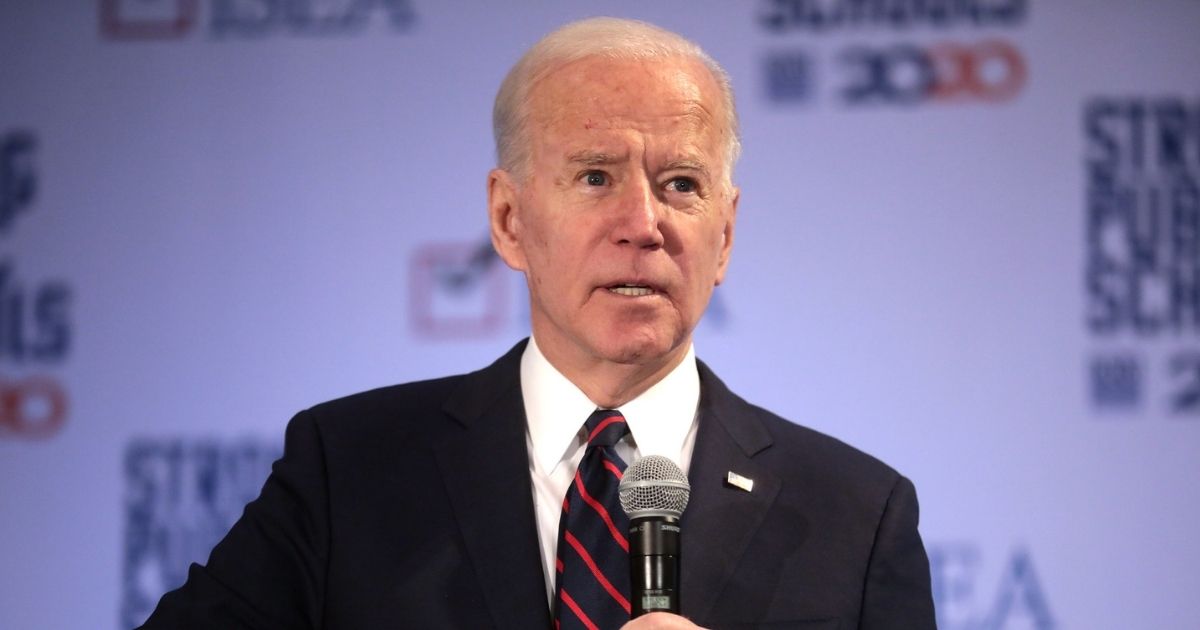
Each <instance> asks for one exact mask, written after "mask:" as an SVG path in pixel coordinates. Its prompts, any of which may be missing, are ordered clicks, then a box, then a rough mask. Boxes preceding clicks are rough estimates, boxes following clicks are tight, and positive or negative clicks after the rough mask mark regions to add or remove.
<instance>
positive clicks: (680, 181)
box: [667, 177, 697, 194]
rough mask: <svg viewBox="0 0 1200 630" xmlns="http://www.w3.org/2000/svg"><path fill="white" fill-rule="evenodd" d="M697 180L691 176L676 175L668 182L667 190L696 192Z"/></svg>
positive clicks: (685, 192)
mask: <svg viewBox="0 0 1200 630" xmlns="http://www.w3.org/2000/svg"><path fill="white" fill-rule="evenodd" d="M696 188H697V186H696V180H694V179H691V178H690V177H676V178H675V179H672V180H671V181H669V182H667V190H670V191H671V192H677V193H684V194H688V193H694V192H696Z"/></svg>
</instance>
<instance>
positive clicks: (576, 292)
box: [488, 57, 738, 407]
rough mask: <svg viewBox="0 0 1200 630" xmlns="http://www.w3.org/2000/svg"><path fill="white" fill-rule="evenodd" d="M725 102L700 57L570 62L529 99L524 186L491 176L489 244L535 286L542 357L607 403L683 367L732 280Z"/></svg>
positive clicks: (504, 174)
mask: <svg viewBox="0 0 1200 630" xmlns="http://www.w3.org/2000/svg"><path fill="white" fill-rule="evenodd" d="M719 94H720V92H719V89H718V86H717V84H716V82H715V80H714V79H713V77H712V75H711V74H710V73H709V72H708V70H707V69H706V68H704V66H703V65H701V64H699V63H698V62H696V61H693V60H690V59H685V58H665V59H663V58H660V59H651V60H640V61H631V60H612V59H604V58H598V57H591V58H585V59H583V60H580V61H576V62H573V63H570V64H568V65H565V66H562V67H560V68H557V69H556V70H554V71H552V72H551V73H550V74H548V75H547V76H545V77H544V78H542V79H541V80H540V81H539V82H538V83H537V84H535V85H534V86H533V88H532V90H531V92H530V100H529V110H528V112H529V122H528V127H527V134H526V136H525V137H526V139H527V140H528V141H529V143H530V145H529V149H530V150H529V155H530V158H529V163H528V164H527V165H525V166H526V168H524V169H522V171H523V176H522V177H518V175H517V174H514V173H511V172H508V171H505V170H502V169H496V170H493V171H492V172H491V173H490V174H489V177H488V209H489V218H490V224H491V231H492V241H493V244H494V245H495V247H496V250H497V252H499V254H500V256H501V258H503V260H504V261H505V262H506V263H507V264H508V265H509V266H510V267H512V268H513V269H516V270H519V271H521V272H523V273H524V274H525V277H526V280H527V282H528V285H529V295H530V315H531V320H532V325H533V332H534V335H535V337H536V338H537V340H538V345H539V347H540V348H541V349H542V352H543V353H544V354H545V356H546V358H547V359H548V360H549V361H550V362H551V364H553V365H554V366H555V367H556V368H557V369H558V370H559V371H560V372H562V373H563V374H564V375H565V376H566V377H567V378H568V379H570V380H571V381H572V382H574V383H575V384H576V385H577V386H579V387H580V388H581V389H582V390H583V391H584V393H585V394H587V395H588V396H589V398H591V399H592V401H593V402H595V403H596V404H598V405H601V406H606V407H616V406H619V405H621V404H623V403H625V402H627V401H629V400H631V399H632V398H634V397H635V396H637V395H638V394H640V393H641V392H643V391H645V389H647V388H648V387H649V386H650V385H652V384H653V383H655V382H657V381H658V380H659V379H660V378H662V376H664V375H665V374H666V373H668V372H669V371H670V370H671V369H672V368H674V367H675V366H676V365H678V364H679V362H680V361H682V359H683V357H684V355H685V354H686V352H687V349H688V346H689V344H690V342H691V335H692V331H693V330H694V329H695V327H696V325H697V323H698V322H699V320H700V316H701V315H702V314H703V312H704V309H705V308H706V307H707V305H708V301H709V298H710V297H711V296H712V291H713V288H714V287H715V286H716V285H717V284H719V283H720V282H721V281H722V279H723V278H724V275H725V271H726V268H727V267H728V264H729V255H730V250H731V248H732V246H733V226H734V218H735V215H736V209H737V201H738V191H737V189H736V188H734V187H733V186H732V184H731V183H730V168H731V165H730V164H727V163H726V155H727V153H726V148H727V146H728V145H727V142H728V137H727V136H726V135H725V134H726V133H728V130H726V129H724V128H723V127H722V126H721V124H720V121H722V120H724V118H723V116H724V113H723V111H721V108H722V107H723V105H722V104H721V100H720V97H719ZM619 287H623V288H621V289H620V290H621V292H622V293H623V294H622V293H618V292H617V291H614V290H613V289H614V288H619Z"/></svg>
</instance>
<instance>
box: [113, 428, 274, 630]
mask: <svg viewBox="0 0 1200 630" xmlns="http://www.w3.org/2000/svg"><path fill="white" fill-rule="evenodd" d="M281 454H282V449H280V448H279V447H278V446H275V445H267V444H264V443H260V442H256V441H253V440H244V441H239V442H222V441H218V440H194V439H182V438H174V439H159V440H154V439H135V440H133V441H132V442H130V443H129V445H128V446H127V447H126V449H125V458H124V481H125V505H124V515H125V532H124V545H123V549H124V553H123V557H124V562H123V565H122V569H121V612H120V616H121V619H120V625H121V627H123V628H133V627H136V626H139V625H141V624H142V623H143V622H144V621H145V620H146V617H148V616H150V613H151V612H152V611H153V610H154V607H155V606H156V605H157V604H158V600H159V598H160V597H162V595H163V593H165V592H167V591H169V590H171V589H174V588H177V587H179V586H180V585H181V584H183V582H184V579H185V578H186V577H187V571H188V567H189V566H191V563H193V562H201V563H202V562H205V561H206V560H207V558H208V554H209V551H211V550H212V548H213V546H214V545H216V544H217V542H219V541H220V540H221V538H223V537H224V536H225V533H226V532H227V531H229V528H230V527H231V526H232V525H233V523H234V522H235V521H237V519H238V517H240V516H241V514H242V509H243V508H244V507H245V505H246V503H248V502H250V501H251V500H252V499H254V498H255V497H256V496H258V493H259V491H260V490H261V489H262V485H263V482H264V481H265V480H266V478H267V475H268V474H269V473H270V469H271V462H273V461H275V460H276V459H278V458H279V456H280V455H281Z"/></svg>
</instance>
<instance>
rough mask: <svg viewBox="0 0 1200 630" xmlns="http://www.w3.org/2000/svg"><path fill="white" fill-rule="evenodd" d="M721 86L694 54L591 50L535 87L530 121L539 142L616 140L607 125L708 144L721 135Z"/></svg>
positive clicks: (530, 98)
mask: <svg viewBox="0 0 1200 630" xmlns="http://www.w3.org/2000/svg"><path fill="white" fill-rule="evenodd" d="M719 93H720V92H719V88H718V87H717V84H716V81H715V80H714V79H713V77H712V74H711V73H710V72H709V71H708V69H707V68H705V67H704V66H703V65H702V64H701V63H700V62H698V61H695V60H692V59H687V58H654V59H640V60H625V59H606V58H600V57H590V58H585V59H582V60H579V61H575V62H572V63H569V64H566V65H563V66H562V67H559V68H556V69H554V70H552V71H551V72H550V73H549V74H547V75H546V76H544V77H543V78H542V79H541V80H539V81H538V82H537V84H535V85H534V86H533V89H532V90H531V91H530V96H529V115H530V123H531V127H532V131H533V133H534V134H535V144H546V143H549V144H558V143H560V142H562V141H572V140H573V141H575V142H585V143H587V142H603V141H604V140H605V139H606V137H607V138H608V139H610V140H611V139H612V137H611V134H606V133H605V132H613V131H618V132H619V131H634V132H641V133H643V134H651V135H667V136H668V137H669V138H671V139H675V140H682V139H685V138H686V139H687V141H688V142H691V143H697V144H703V145H706V146H703V147H700V148H704V149H709V148H713V147H709V146H707V145H710V144H712V145H714V147H715V143H716V142H717V141H718V139H719V138H718V136H719V135H720V123H719V121H720V120H721V119H720V115H721V113H722V112H721V103H720V98H719ZM539 141H540V142H539Z"/></svg>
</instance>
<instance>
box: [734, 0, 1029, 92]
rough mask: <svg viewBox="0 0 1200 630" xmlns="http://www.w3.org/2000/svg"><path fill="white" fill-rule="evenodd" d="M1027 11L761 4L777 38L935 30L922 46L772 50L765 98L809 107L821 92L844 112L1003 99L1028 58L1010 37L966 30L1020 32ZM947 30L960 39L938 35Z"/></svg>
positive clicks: (1005, 6) (855, 0)
mask: <svg viewBox="0 0 1200 630" xmlns="http://www.w3.org/2000/svg"><path fill="white" fill-rule="evenodd" d="M1027 13H1028V5H1027V2H1026V1H1025V0H941V1H929V0H820V1H819V0H763V1H762V2H761V3H760V8H759V13H758V15H757V20H758V24H759V26H760V28H761V29H762V30H763V31H765V32H766V33H768V34H769V35H771V36H773V37H774V38H775V39H776V41H786V39H787V38H788V36H789V35H793V34H799V35H802V36H805V37H806V38H807V40H806V41H810V42H811V37H810V36H811V35H821V34H825V33H831V32H842V33H852V34H853V33H859V32H868V33H871V34H872V35H874V34H875V33H877V32H879V31H884V32H892V31H895V32H903V33H906V34H907V33H909V32H911V31H915V30H918V29H923V30H926V31H929V30H932V31H935V32H938V33H939V35H938V39H936V40H934V41H931V42H920V43H918V42H912V41H904V42H895V43H891V44H886V45H880V44H877V43H864V42H859V43H850V44H848V45H844V46H841V47H837V48H834V47H825V48H814V47H812V46H808V47H805V48H785V47H781V46H779V45H778V44H773V45H772V48H771V50H769V51H768V52H767V53H766V54H765V55H764V56H763V73H762V76H763V77H764V80H765V85H766V90H765V96H766V98H767V99H768V100H769V101H770V102H774V103H779V104H805V103H809V102H812V101H814V100H816V99H817V97H818V96H819V94H820V93H821V89H822V88H823V89H824V91H825V93H826V94H827V95H828V96H829V98H831V99H833V100H834V101H835V102H836V103H838V104H840V105H843V106H846V107H857V106H867V105H897V106H912V105H921V104H926V103H936V104H950V103H959V104H968V103H1001V102H1005V101H1009V100H1012V99H1014V98H1016V97H1017V96H1019V95H1020V93H1021V91H1022V90H1023V89H1024V87H1025V84H1026V82H1027V80H1028V75H1029V67H1028V63H1027V62H1026V60H1025V56H1024V55H1023V54H1022V52H1021V50H1020V48H1019V47H1018V46H1017V45H1015V44H1014V43H1013V42H1012V41H1010V40H1008V39H1004V38H999V37H996V36H995V35H991V34H989V35H988V36H986V37H982V38H976V37H973V36H972V33H973V32H975V31H977V30H979V29H989V30H990V31H995V30H997V29H1014V28H1017V27H1020V26H1022V25H1023V24H1024V23H1025V21H1026V17H1027ZM945 31H950V32H955V33H959V34H958V35H955V39H942V37H943V36H942V35H941V33H942V32H945ZM875 40H877V37H873V38H872V42H874V41H875ZM818 78H819V79H821V81H824V82H827V85H820V84H819V83H818V81H817V79H818Z"/></svg>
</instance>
